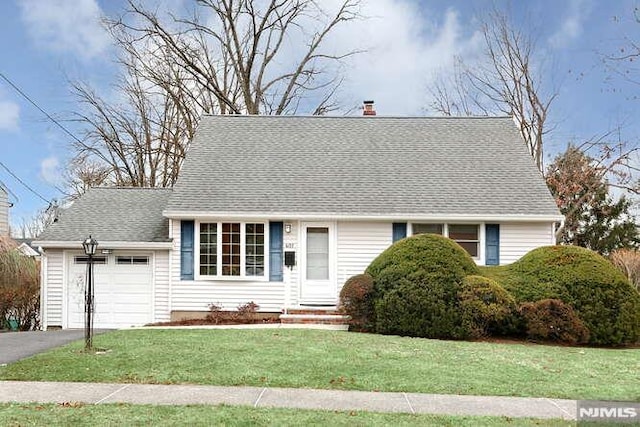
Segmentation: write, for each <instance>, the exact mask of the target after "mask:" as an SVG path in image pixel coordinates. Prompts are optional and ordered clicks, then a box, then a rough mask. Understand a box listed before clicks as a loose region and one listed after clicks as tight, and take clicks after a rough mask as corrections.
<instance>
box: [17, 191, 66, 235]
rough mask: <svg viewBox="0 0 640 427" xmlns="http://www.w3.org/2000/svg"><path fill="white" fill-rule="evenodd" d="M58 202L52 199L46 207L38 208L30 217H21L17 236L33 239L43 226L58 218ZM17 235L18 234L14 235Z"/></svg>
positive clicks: (41, 230)
mask: <svg viewBox="0 0 640 427" xmlns="http://www.w3.org/2000/svg"><path fill="white" fill-rule="evenodd" d="M58 209H59V207H58V203H57V202H56V201H55V200H54V201H53V202H52V203H51V204H50V205H49V206H48V207H47V208H45V209H40V210H39V211H38V212H36V213H35V215H33V217H31V218H30V219H26V220H25V219H23V220H22V222H21V224H20V231H19V233H18V234H19V238H22V239H35V238H36V237H38V235H40V233H42V232H43V231H44V230H45V228H47V227H48V226H49V225H51V224H53V223H54V222H55V221H56V220H57V218H58ZM16 237H18V236H16Z"/></svg>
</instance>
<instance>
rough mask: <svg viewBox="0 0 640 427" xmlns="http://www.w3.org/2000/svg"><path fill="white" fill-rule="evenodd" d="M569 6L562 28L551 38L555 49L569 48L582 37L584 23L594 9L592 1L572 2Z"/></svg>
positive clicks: (574, 0) (550, 42) (580, 0)
mask: <svg viewBox="0 0 640 427" xmlns="http://www.w3.org/2000/svg"><path fill="white" fill-rule="evenodd" d="M568 4H569V7H568V13H567V15H566V16H565V17H564V19H563V20H562V23H561V24H560V28H558V30H557V31H556V32H555V33H554V34H552V35H551V37H549V44H550V45H551V47H553V48H555V49H562V48H564V47H567V46H568V45H570V44H571V43H572V42H573V41H574V40H577V39H578V37H580V36H581V35H582V32H583V30H584V22H585V20H586V19H587V17H588V16H589V14H590V13H591V9H592V8H593V5H592V3H591V0H571V1H570V2H568Z"/></svg>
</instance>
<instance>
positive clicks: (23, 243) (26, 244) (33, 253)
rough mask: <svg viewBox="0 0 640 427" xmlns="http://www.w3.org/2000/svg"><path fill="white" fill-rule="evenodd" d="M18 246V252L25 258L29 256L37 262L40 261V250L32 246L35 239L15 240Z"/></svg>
mask: <svg viewBox="0 0 640 427" xmlns="http://www.w3.org/2000/svg"><path fill="white" fill-rule="evenodd" d="M13 240H14V241H15V242H16V243H17V244H18V247H17V248H16V249H18V251H20V253H21V254H22V255H24V256H28V257H31V258H34V259H36V260H39V259H40V252H38V248H35V247H33V246H32V242H33V239H13Z"/></svg>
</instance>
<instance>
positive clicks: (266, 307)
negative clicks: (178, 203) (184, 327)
mask: <svg viewBox="0 0 640 427" xmlns="http://www.w3.org/2000/svg"><path fill="white" fill-rule="evenodd" d="M291 234H292V235H293V234H294V233H293V231H292V233H291ZM171 257H172V259H171V263H172V267H171V275H172V277H171V310H172V311H206V310H208V308H209V304H212V303H213V304H216V305H220V306H221V307H222V309H223V310H235V309H236V308H237V307H238V305H240V304H246V303H248V302H250V301H253V302H255V303H256V304H258V305H259V306H260V311H276V312H277V311H280V310H282V309H283V308H284V304H285V285H284V283H283V282H278V283H275V282H268V281H264V282H256V281H244V280H206V281H205V280H197V281H196V280H180V221H178V220H173V250H172V251H171Z"/></svg>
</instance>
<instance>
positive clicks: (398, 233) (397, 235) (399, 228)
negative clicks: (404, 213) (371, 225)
mask: <svg viewBox="0 0 640 427" xmlns="http://www.w3.org/2000/svg"><path fill="white" fill-rule="evenodd" d="M405 237H407V223H406V222H394V223H393V243H395V242H397V241H398V240H402V239H404V238H405Z"/></svg>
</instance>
